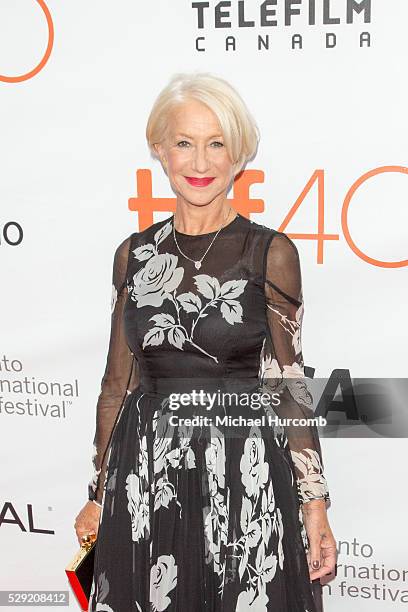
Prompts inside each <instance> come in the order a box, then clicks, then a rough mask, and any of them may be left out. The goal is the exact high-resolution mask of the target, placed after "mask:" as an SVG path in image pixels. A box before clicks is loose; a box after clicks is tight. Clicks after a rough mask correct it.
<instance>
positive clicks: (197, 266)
mask: <svg viewBox="0 0 408 612" xmlns="http://www.w3.org/2000/svg"><path fill="white" fill-rule="evenodd" d="M231 210H232V208H231V206H230V208H229V211H228V214H227V216H226V218H225V221H224V223H223V224H222V225H221V227H220V229H219V230H218V231H217V233H216V234H215V236H214V238H213V239H212V240H211V242H210V245H209V247H208V248H207V250H206V252H205V253H204V255H203V256H202V257H201V259H192V258H191V257H189V256H188V255H186V254H185V253H183V251H182V250H181V249H180V247H179V245H178V242H177V238H176V230H175V227H174V224H175V216H174V214H173V237H174V242H175V243H176V247H177V248H178V250H179V252H180V253H181V255H183V257H185V258H186V259H189V260H190V261H192V262H193V263H194V265H195V267H196V270H199V269H200V268H201V263H202V261H203V259H204V257H205V256H206V255H207V253H208V251H209V250H210V248H211V247H212V245H213V243H214V241H215V239H216V237H217V236H218V234H219V233H220V231H221V230H222V228H223V227H224V226H225V224H226V222H227V220H228V217H229V216H230V213H231ZM192 235H194V234H192ZM197 235H199V234H197Z"/></svg>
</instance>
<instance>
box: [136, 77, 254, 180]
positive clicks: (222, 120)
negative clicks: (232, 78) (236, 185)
mask: <svg viewBox="0 0 408 612" xmlns="http://www.w3.org/2000/svg"><path fill="white" fill-rule="evenodd" d="M192 99H193V100H197V101H199V102H202V103H203V104H205V105H206V106H207V107H208V108H210V109H211V110H212V111H213V113H214V114H215V116H216V117H217V119H218V122H219V124H220V128H221V131H222V134H223V136H224V142H225V146H226V149H227V151H228V154H229V156H230V158H231V161H232V163H233V165H234V175H237V174H238V172H240V171H241V170H242V168H243V167H244V165H245V164H246V162H247V161H248V160H249V159H251V158H252V157H253V156H254V155H255V153H256V150H257V146H258V142H259V129H258V126H257V124H256V122H255V120H254V118H253V117H252V115H251V113H250V112H249V110H248V108H247V106H246V104H245V102H244V101H243V99H242V98H241V96H240V95H239V93H238V92H237V91H236V89H234V87H232V85H230V84H229V83H228V82H227V81H226V80H224V79H222V78H220V77H217V76H214V75H212V74H210V73H208V72H196V73H190V74H187V73H178V74H175V75H174V76H173V77H172V78H171V79H170V81H169V83H168V84H167V85H166V86H165V87H164V88H163V89H162V91H161V92H160V93H159V95H158V97H157V98H156V100H155V102H154V104H153V107H152V110H151V112H150V115H149V118H148V121H147V126H146V139H147V142H148V145H149V148H150V151H151V154H152V155H153V157H156V158H158V154H157V151H156V149H155V148H154V145H155V144H157V143H160V142H162V141H163V140H164V139H165V138H166V135H167V129H168V125H169V115H170V113H171V112H172V110H173V109H174V108H175V107H176V106H177V105H179V104H183V103H184V102H187V101H189V100H192Z"/></svg>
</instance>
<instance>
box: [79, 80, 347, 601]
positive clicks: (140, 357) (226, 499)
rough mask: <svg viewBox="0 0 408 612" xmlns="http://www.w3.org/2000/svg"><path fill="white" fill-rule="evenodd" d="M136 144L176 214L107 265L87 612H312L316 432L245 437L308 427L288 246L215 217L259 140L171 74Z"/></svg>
mask: <svg viewBox="0 0 408 612" xmlns="http://www.w3.org/2000/svg"><path fill="white" fill-rule="evenodd" d="M146 133H147V141H148V144H149V146H150V148H151V151H152V153H153V155H154V156H156V157H158V158H159V159H160V160H161V163H162V165H163V168H164V170H165V172H166V174H167V176H168V179H169V181H170V185H171V187H172V189H173V191H174V193H175V195H176V199H177V201H176V210H175V215H172V216H171V217H169V218H166V219H165V220H164V221H159V222H156V223H153V225H151V226H150V227H149V228H147V229H145V230H143V231H140V232H134V233H132V234H131V235H130V236H129V237H127V238H126V239H125V240H124V241H123V242H122V243H121V244H120V245H119V246H118V248H117V250H116V253H115V258H114V266H113V294H112V328H111V337H110V344H109V351H108V356H107V364H106V370H105V374H104V377H103V379H102V386H101V393H100V396H99V399H98V404H97V421H96V433H95V439H94V456H93V463H94V468H95V473H94V477H93V479H92V481H91V482H90V484H89V501H88V502H87V504H86V505H85V506H84V508H83V509H82V510H81V512H80V513H79V515H78V516H77V518H76V523H75V528H76V533H77V536H78V539H79V540H80V538H81V537H82V536H84V535H86V534H88V533H91V532H94V533H97V535H98V537H97V547H96V555H95V569H94V581H93V585H92V592H91V596H90V602H89V610H108V611H113V612H131V611H139V612H140V611H143V612H145V611H150V610H153V611H162V610H166V611H169V612H170V611H182V612H187V611H189V610H195V611H196V612H198V611H203V612H204V611H205V612H216V611H217V612H218V611H221V610H223V611H228V612H230V611H231V612H233V611H237V612H241V611H242V612H243V611H249V610H256V611H257V612H260V611H262V612H263V611H267V610H276V611H280V612H283V611H285V612H297V611H299V612H300V611H302V612H306V611H308V612H313V611H314V610H315V609H316V608H315V603H314V600H313V595H312V591H311V585H310V581H311V580H314V579H316V578H319V577H321V576H323V575H326V574H329V573H330V572H332V571H333V569H334V566H335V553H336V543H335V540H334V538H333V534H332V532H331V529H330V526H329V523H328V519H327V514H326V502H327V500H328V499H329V493H328V489H327V483H326V480H325V477H324V474H323V465H322V456H321V448H320V444H319V438H318V434H317V430H316V428H315V426H314V425H309V424H307V425H302V426H296V425H294V424H288V425H287V426H286V427H284V428H283V427H281V426H280V425H279V424H278V425H276V426H275V425H274V424H273V423H272V421H271V422H267V423H266V424H263V423H260V424H259V423H258V422H255V421H251V418H253V417H260V416H261V415H264V416H265V417H267V416H273V415H274V416H275V417H276V416H279V417H286V418H288V417H307V416H312V415H313V412H312V409H311V396H310V394H309V393H308V391H307V388H306V385H305V379H304V371H303V356H302V349H301V343H300V342H301V323H302V315H303V301H302V286H301V274H300V265H299V257H298V252H297V249H296V246H295V245H294V243H293V242H292V240H290V239H289V238H288V237H287V236H286V235H285V234H284V233H282V232H278V231H276V230H273V229H270V228H268V227H265V226H263V225H261V224H258V223H255V222H253V221H250V220H249V219H247V218H246V217H244V216H242V215H241V214H239V213H236V212H235V211H234V210H233V209H232V208H231V207H230V205H229V203H228V200H227V192H228V191H229V189H230V187H231V185H232V182H233V180H234V178H235V176H236V175H237V174H238V172H239V171H240V170H242V168H243V167H244V165H245V163H246V161H247V160H248V159H250V158H251V157H253V155H254V153H255V151H256V148H257V143H258V129H257V126H256V124H255V122H254V120H253V118H252V117H251V115H250V113H249V111H248V110H247V108H246V106H245V104H244V102H243V101H242V99H241V97H240V96H239V94H238V93H237V92H236V91H235V90H234V89H233V88H232V87H231V86H230V85H229V84H228V83H227V82H226V81H224V80H223V79H220V78H217V77H214V76H212V75H210V74H193V75H183V74H182V75H176V76H175V77H174V78H173V79H172V80H171V81H170V83H169V84H168V85H167V86H166V87H165V88H164V90H163V91H162V92H161V93H160V95H159V97H158V98H157V100H156V102H155V104H154V106H153V109H152V111H151V114H150V117H149V120H148V124H147V132H146ZM199 390H203V391H205V392H206V393H209V394H211V393H215V392H216V391H217V390H218V395H216V394H215V395H212V396H211V397H213V398H215V397H216V398H217V399H216V401H215V402H213V403H212V404H210V403H208V402H210V400H209V399H208V398H209V397H210V396H206V397H207V403H206V404H205V403H203V402H201V403H200V402H198V403H197V402H196V401H195V399H194V397H195V396H194V391H199ZM220 390H221V391H222V392H223V393H225V395H227V394H228V393H229V394H230V396H231V397H232V396H233V397H234V398H235V399H234V400H233V401H232V405H228V402H226V401H224V396H222V397H223V399H220V397H221V394H220V393H219V392H220ZM255 392H258V395H256V393H255ZM265 392H266V393H265ZM176 393H187V395H184V396H183V398H184V399H183V400H182V398H181V397H180V396H175V395H174V394H176ZM261 393H263V397H264V398H265V396H266V398H267V401H266V402H265V401H264V402H263V404H262V405H261V408H259V403H258V404H256V403H255V402H253V399H254V398H255V399H256V397H258V398H259V397H260V396H261ZM242 397H246V398H248V397H250V398H251V401H252V402H253V404H252V403H247V404H245V402H243V403H242V404H241V398H242ZM237 398H238V399H237ZM201 399H202V396H201ZM175 400H176V402H175ZM177 401H178V403H177ZM174 403H175V404H176V407H175V405H174ZM204 416H207V417H211V418H209V419H207V421H205V420H204ZM223 416H226V417H238V416H239V417H243V419H242V422H241V421H240V423H239V424H238V425H237V424H235V423H234V424H231V423H230V422H228V421H223V420H222V417H223ZM175 417H177V418H175ZM187 417H191V418H192V417H199V420H198V421H195V424H194V425H193V424H192V422H190V423H189V422H188V421H183V419H186V418H187ZM248 417H250V418H248ZM245 418H246V420H245ZM200 419H201V420H200ZM236 420H238V419H236Z"/></svg>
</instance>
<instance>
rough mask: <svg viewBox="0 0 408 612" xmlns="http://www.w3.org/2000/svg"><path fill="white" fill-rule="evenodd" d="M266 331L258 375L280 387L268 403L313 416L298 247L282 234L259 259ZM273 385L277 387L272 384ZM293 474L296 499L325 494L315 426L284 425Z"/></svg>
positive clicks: (284, 414)
mask: <svg viewBox="0 0 408 612" xmlns="http://www.w3.org/2000/svg"><path fill="white" fill-rule="evenodd" d="M263 272H264V288H265V297H266V315H267V330H266V338H265V344H264V350H263V359H262V363H261V377H262V379H263V383H264V385H266V388H267V389H268V390H272V392H276V391H278V390H281V395H280V399H281V403H280V404H279V405H277V406H275V405H273V406H272V408H273V410H274V412H275V413H276V415H277V416H278V417H280V418H301V419H304V418H312V417H314V412H313V400H312V396H311V394H310V391H309V390H308V388H307V385H306V379H305V374H304V362H303V354H302V346H301V333H302V318H303V311H304V304H303V293H302V279H301V269H300V262H299V254H298V250H297V248H296V246H295V244H294V242H293V241H292V240H291V239H290V238H289V237H288V236H287V235H286V234H284V233H282V232H276V233H275V234H274V235H272V237H271V239H270V240H269V242H268V246H267V249H266V253H265V259H264V270H263ZM276 387H277V389H276V391H274V389H275V388H276ZM285 432H286V435H287V437H288V443H289V448H290V452H291V457H292V460H293V464H294V467H295V473H296V476H297V485H298V496H299V500H300V502H301V503H302V504H303V503H306V502H309V501H310V500H314V499H323V500H326V501H327V500H328V499H329V491H328V487H327V482H326V478H325V476H324V473H323V460H322V452H321V447H320V441H319V436H318V431H317V427H316V426H315V425H305V426H296V425H289V426H287V427H285Z"/></svg>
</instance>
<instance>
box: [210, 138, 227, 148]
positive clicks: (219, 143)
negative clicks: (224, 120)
mask: <svg viewBox="0 0 408 612" xmlns="http://www.w3.org/2000/svg"><path fill="white" fill-rule="evenodd" d="M211 144H213V145H219V146H220V147H223V146H224V144H223V143H222V142H220V141H219V140H216V141H214V142H212V143H211ZM216 149H218V146H217V147H216Z"/></svg>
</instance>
